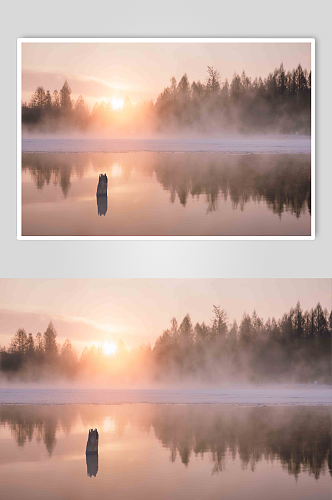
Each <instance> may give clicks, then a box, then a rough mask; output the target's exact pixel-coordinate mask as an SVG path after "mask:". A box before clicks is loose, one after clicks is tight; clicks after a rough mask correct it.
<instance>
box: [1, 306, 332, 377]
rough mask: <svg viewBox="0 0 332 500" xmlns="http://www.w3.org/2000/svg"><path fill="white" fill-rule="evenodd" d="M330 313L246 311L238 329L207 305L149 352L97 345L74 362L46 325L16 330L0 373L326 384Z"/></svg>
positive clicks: (3, 355) (172, 328)
mask: <svg viewBox="0 0 332 500" xmlns="http://www.w3.org/2000/svg"><path fill="white" fill-rule="evenodd" d="M331 335H332V312H328V311H327V310H326V309H325V310H323V309H322V307H321V305H320V304H319V303H318V304H317V306H316V307H315V308H313V309H311V310H310V311H303V310H302V308H301V306H300V304H299V303H298V304H297V305H296V307H295V308H292V309H291V310H290V311H289V312H288V313H286V314H284V315H283V317H282V318H280V319H279V320H276V319H274V318H272V319H268V320H267V321H265V322H264V321H263V319H261V318H259V317H258V316H257V314H256V312H254V313H253V314H252V315H251V316H250V315H248V314H244V315H243V318H242V320H241V323H240V325H237V323H236V322H233V324H229V322H228V318H227V314H226V312H225V311H224V310H223V309H221V308H220V307H219V306H214V307H213V318H212V320H211V322H210V324H206V323H204V322H203V323H197V324H196V325H195V326H193V324H192V322H191V319H190V316H189V314H187V315H186V316H185V317H184V319H183V321H182V322H181V323H180V325H179V324H178V323H177V321H176V319H175V318H173V319H172V320H171V326H170V328H169V329H167V330H165V331H164V332H163V333H162V335H160V336H159V337H158V339H157V341H156V343H155V345H154V347H153V349H151V347H150V346H149V345H148V346H141V347H139V348H136V349H132V350H131V351H128V350H127V349H126V347H125V345H124V343H123V342H122V341H120V342H119V343H118V346H117V351H116V353H115V354H114V355H106V354H105V352H104V350H103V348H102V346H99V347H95V346H92V347H91V348H85V349H84V350H83V352H82V354H81V356H80V357H79V356H78V355H77V353H76V351H75V349H74V348H73V346H72V345H71V343H70V341H69V340H68V339H67V340H66V341H65V343H64V344H63V345H62V346H60V345H59V344H58V343H57V334H56V331H55V328H54V326H53V324H52V323H50V324H49V325H48V327H47V330H46V331H45V333H44V334H43V335H42V334H41V333H37V335H36V336H35V337H33V335H32V334H31V333H29V334H27V333H26V332H25V330H23V329H19V330H18V331H17V332H16V334H15V335H14V337H13V339H12V341H11V343H10V345H9V347H8V348H7V349H5V348H3V349H2V351H1V358H0V362H1V364H0V369H1V371H2V372H3V373H4V374H6V375H7V377H9V378H13V377H16V376H22V377H23V378H24V379H25V380H38V379H39V378H41V377H46V376H50V377H53V378H54V377H55V376H61V377H65V378H77V379H79V380H80V381H81V380H84V379H85V378H87V379H89V380H91V379H92V380H95V379H102V380H104V381H105V382H114V383H117V382H118V383H140V382H147V381H149V382H151V381H154V382H160V383H164V382H165V383H170V382H179V381H182V382H186V381H192V380H197V381H199V382H202V383H212V384H214V383H221V382H224V381H225V382H248V381H249V382H255V383H256V382H257V383H260V382H262V383H263V382H269V383H273V382H283V381H284V382H286V381H292V382H301V383H313V382H315V381H317V382H319V383H328V384H330V383H331V382H332V379H331Z"/></svg>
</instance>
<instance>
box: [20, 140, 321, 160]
mask: <svg viewBox="0 0 332 500" xmlns="http://www.w3.org/2000/svg"><path fill="white" fill-rule="evenodd" d="M22 152H23V153H133V152H137V153H138V152H150V153H152V152H154V153H225V154H244V155H246V154H310V153H311V138H310V137H307V136H305V137H300V136H278V137H269V138H255V137H251V138H248V137H237V138H234V137H233V138H232V137H230V138H224V139H209V140H203V139H199V140H166V139H154V140H143V139H142V140H140V139H135V140H127V139H122V140H119V139H118V140H116V139H60V138H57V139H55V138H38V139H35V138H34V139H28V138H27V139H23V140H22Z"/></svg>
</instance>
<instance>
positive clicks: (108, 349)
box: [102, 342, 116, 356]
mask: <svg viewBox="0 0 332 500" xmlns="http://www.w3.org/2000/svg"><path fill="white" fill-rule="evenodd" d="M102 345H103V351H104V353H105V354H107V356H109V355H110V354H115V353H116V344H114V343H113V342H103V344H102Z"/></svg>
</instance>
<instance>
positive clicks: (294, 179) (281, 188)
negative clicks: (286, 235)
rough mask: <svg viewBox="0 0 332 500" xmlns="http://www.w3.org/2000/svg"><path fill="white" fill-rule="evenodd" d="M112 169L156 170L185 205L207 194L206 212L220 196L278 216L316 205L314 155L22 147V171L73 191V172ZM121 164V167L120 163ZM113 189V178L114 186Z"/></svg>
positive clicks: (40, 182)
mask: <svg viewBox="0 0 332 500" xmlns="http://www.w3.org/2000/svg"><path fill="white" fill-rule="evenodd" d="M91 165H92V168H93V170H94V171H95V172H96V182H97V180H98V177H97V176H98V174H99V172H107V174H108V177H109V178H110V179H112V170H113V167H114V165H118V171H119V172H120V174H119V175H118V177H121V179H122V181H123V182H127V181H128V180H129V178H130V174H131V172H132V171H133V169H134V168H135V169H136V170H137V171H139V172H140V173H141V174H143V175H144V176H148V177H151V176H152V175H153V174H155V176H156V179H157V181H158V182H159V184H160V185H161V186H162V187H163V189H164V190H166V191H168V192H169V193H170V202H171V203H175V201H176V200H177V199H178V200H179V202H180V203H181V205H183V206H184V207H185V206H186V204H187V202H188V198H189V197H192V198H197V199H200V198H201V197H204V203H205V204H206V205H207V213H210V212H213V211H215V210H217V209H218V202H219V201H220V200H225V201H226V200H227V199H228V198H230V199H231V201H232V207H233V209H234V210H237V209H239V210H244V208H245V206H246V204H247V203H249V202H250V201H253V202H256V203H260V202H262V201H264V202H266V204H267V206H268V207H269V209H270V210H272V211H273V213H275V214H277V215H278V216H279V217H281V216H282V214H283V213H284V212H285V211H288V212H290V213H291V214H293V215H295V216H296V217H297V218H299V217H300V216H301V213H302V212H304V211H305V210H306V209H308V210H309V212H310V210H311V193H310V182H311V175H310V170H311V168H310V155H300V154H297V155H296V154H295V155H287V154H280V155H259V154H254V155H232V154H229V155H227V154H223V153H185V154H174V153H144V152H142V153H72V154H47V153H36V154H29V153H23V156H22V167H23V171H29V172H30V174H31V176H32V178H33V180H34V182H35V184H36V186H37V188H38V189H42V188H43V187H44V186H45V185H49V184H50V183H51V182H53V183H54V184H56V185H57V184H59V185H60V187H61V190H62V193H63V195H64V196H65V197H66V196H67V195H68V193H69V190H70V186H71V182H70V179H71V177H72V176H73V175H74V176H77V177H79V178H83V177H84V173H85V172H86V171H87V169H88V168H91ZM119 165H120V167H119ZM109 189H110V191H111V190H112V183H110V186H109Z"/></svg>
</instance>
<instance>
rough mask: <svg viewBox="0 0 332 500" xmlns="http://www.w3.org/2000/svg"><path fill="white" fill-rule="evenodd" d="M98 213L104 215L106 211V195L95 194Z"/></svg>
mask: <svg viewBox="0 0 332 500" xmlns="http://www.w3.org/2000/svg"><path fill="white" fill-rule="evenodd" d="M97 208H98V215H106V212H107V195H106V196H105V195H99V194H97Z"/></svg>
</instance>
